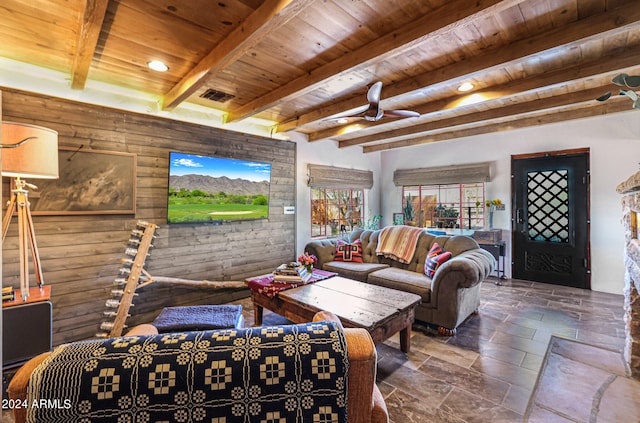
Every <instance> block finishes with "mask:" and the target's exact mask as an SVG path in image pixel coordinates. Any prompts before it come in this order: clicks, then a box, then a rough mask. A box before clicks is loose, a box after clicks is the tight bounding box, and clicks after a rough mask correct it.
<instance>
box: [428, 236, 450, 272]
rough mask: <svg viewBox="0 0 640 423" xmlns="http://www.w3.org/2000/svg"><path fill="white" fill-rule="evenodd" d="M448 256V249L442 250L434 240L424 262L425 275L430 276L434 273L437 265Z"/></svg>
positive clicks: (448, 257)
mask: <svg viewBox="0 0 640 423" xmlns="http://www.w3.org/2000/svg"><path fill="white" fill-rule="evenodd" d="M450 258H451V253H450V252H449V251H444V250H443V249H442V247H440V246H439V245H438V243H437V242H434V243H433V246H432V247H431V250H429V254H427V259H426V260H425V262H424V273H425V275H427V276H429V277H430V278H432V277H433V275H435V274H436V270H438V267H440V265H441V264H442V263H444V262H446V261H447V260H449V259H450Z"/></svg>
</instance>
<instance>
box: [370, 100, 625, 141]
mask: <svg viewBox="0 0 640 423" xmlns="http://www.w3.org/2000/svg"><path fill="white" fill-rule="evenodd" d="M601 106H602V107H593V104H592V103H591V101H587V102H584V103H582V104H579V105H576V106H575V107H572V108H569V109H568V110H558V111H553V110H548V109H546V110H538V111H536V112H533V113H531V114H530V115H529V116H522V115H515V116H510V117H508V118H505V119H503V120H501V121H500V122H495V121H489V122H486V123H482V124H472V125H464V127H453V128H449V129H448V130H446V131H443V132H440V133H437V134H433V135H428V136H422V137H416V138H408V139H403V140H400V141H391V142H388V143H381V144H375V145H369V146H364V147H363V148H362V151H363V152H364V153H373V152H375V151H383V150H390V149H394V148H401V147H409V146H413V145H421V144H429V143H433V142H440V141H446V140H451V139H455V138H464V137H470V136H472V135H481V134H489V133H492V132H502V131H508V130H511V129H519V128H527V127H529V126H534V125H545V124H548V123H556V122H563V121H567V120H573V119H580V118H586V117H591V116H598V115H606V114H609V113H618V112H623V111H627V110H631V108H630V107H629V101H624V99H615V100H613V101H612V100H609V101H607V103H603V104H601Z"/></svg>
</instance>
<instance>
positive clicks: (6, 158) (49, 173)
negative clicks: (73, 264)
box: [0, 122, 58, 301]
mask: <svg viewBox="0 0 640 423" xmlns="http://www.w3.org/2000/svg"><path fill="white" fill-rule="evenodd" d="M1 140H2V144H0V147H2V156H1V163H2V166H1V173H2V176H9V177H14V178H15V187H12V189H11V198H10V199H9V203H8V205H7V211H6V212H5V215H4V218H3V220H2V241H4V239H5V237H6V236H7V231H8V230H9V223H11V217H12V216H13V213H17V215H18V239H19V245H18V248H19V251H18V253H19V255H20V295H21V296H22V300H23V301H26V300H27V297H28V296H29V261H28V254H29V253H28V251H29V249H31V255H32V256H33V269H34V273H35V276H36V281H37V282H38V286H39V287H42V284H43V280H42V267H41V266H40V255H39V254H38V245H37V244H36V235H35V233H34V231H33V220H32V219H31V208H30V204H29V196H28V194H29V192H28V190H27V188H29V189H36V188H37V187H36V186H35V185H32V184H30V183H28V182H26V181H25V180H24V179H22V178H35V179H57V178H58V133H57V132H56V131H53V130H51V129H47V128H43V127H41V126H35V125H29V124H24V123H15V122H2V139H1Z"/></svg>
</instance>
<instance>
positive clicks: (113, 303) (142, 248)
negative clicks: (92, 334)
mask: <svg viewBox="0 0 640 423" xmlns="http://www.w3.org/2000/svg"><path fill="white" fill-rule="evenodd" d="M157 227H158V225H156V224H154V223H148V222H143V221H138V223H137V225H136V229H134V230H132V231H131V237H130V238H129V242H128V244H127V248H126V249H125V255H126V256H127V257H125V258H122V259H121V260H120V262H121V263H122V265H123V266H122V268H120V274H121V275H127V276H123V277H118V278H116V280H115V281H114V284H115V285H116V286H118V288H119V289H114V290H112V291H111V295H112V296H113V297H114V298H111V299H108V300H107V302H106V304H105V305H106V307H107V311H105V312H104V314H105V316H107V317H114V320H113V321H104V322H102V323H101V324H100V330H102V331H104V332H101V333H97V334H96V336H97V337H99V338H107V337H108V338H113V337H117V336H121V335H122V331H123V329H124V328H125V321H126V320H127V317H129V309H130V308H131V306H132V305H133V304H132V303H131V301H132V300H133V297H134V296H135V295H137V294H136V289H138V288H141V287H143V286H146V285H148V284H149V283H151V282H152V281H153V278H151V275H149V273H147V271H146V270H144V265H145V261H146V259H147V257H148V256H149V255H150V254H149V249H150V248H151V247H153V245H152V242H153V238H155V231H156V228H157ZM143 274H144V275H145V276H146V278H143V279H146V280H143V281H142V282H141V280H140V278H141V276H142V275H143ZM114 308H117V309H118V310H117V312H114V311H113V309H114Z"/></svg>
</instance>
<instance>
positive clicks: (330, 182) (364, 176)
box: [307, 164, 373, 189]
mask: <svg viewBox="0 0 640 423" xmlns="http://www.w3.org/2000/svg"><path fill="white" fill-rule="evenodd" d="M307 183H308V184H309V186H310V187H311V188H357V189H371V187H373V172H372V171H370V170H360V169H347V168H344V167H335V166H323V165H316V164H309V165H308V168H307Z"/></svg>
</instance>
